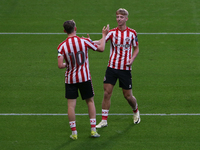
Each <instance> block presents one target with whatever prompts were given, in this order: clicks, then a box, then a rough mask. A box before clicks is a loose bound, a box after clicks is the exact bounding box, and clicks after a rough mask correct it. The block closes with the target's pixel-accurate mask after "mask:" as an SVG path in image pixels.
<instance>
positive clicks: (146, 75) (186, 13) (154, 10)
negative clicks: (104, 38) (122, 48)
mask: <svg viewBox="0 0 200 150" xmlns="http://www.w3.org/2000/svg"><path fill="white" fill-rule="evenodd" d="M121 7H122V8H126V9H127V10H128V11H129V20H128V22H127V26H129V27H131V28H134V29H135V30H136V31H137V32H138V39H139V47H140V52H139V55H138V57H137V58H136V60H135V62H134V63H133V70H132V75H133V93H134V95H135V97H136V98H137V100H138V104H139V109H140V112H141V119H142V120H141V123H140V124H139V125H133V123H132V115H130V114H131V113H132V111H131V109H130V107H129V105H128V103H127V102H126V100H125V99H124V97H123V95H122V90H121V89H120V88H119V87H118V83H117V84H116V86H115V88H114V92H113V95H112V100H111V108H110V114H111V115H109V117H108V127H106V128H103V129H98V132H99V133H100V135H101V137H100V138H98V139H93V138H90V124H89V117H88V116H87V115H84V114H87V107H86V104H85V102H84V101H82V100H81V99H80V98H78V100H77V107H76V113H77V114H78V115H77V116H76V121H77V130H78V140H77V141H72V140H71V139H70V138H69V135H70V134H71V130H70V128H69V123H68V118H67V115H50V114H67V100H66V99H65V98H64V70H60V69H58V67H57V51H56V48H57V46H58V44H59V43H60V42H61V41H63V40H64V39H65V38H66V37H67V35H65V34H30V33H63V27H62V24H63V22H64V21H66V20H70V19H74V20H75V21H76V24H77V29H78V31H77V32H78V36H86V33H100V32H101V30H102V28H103V26H105V25H107V24H110V28H114V27H116V25H117V24H116V20H115V11H116V10H117V9H118V8H121ZM199 8H200V2H199V0H185V1H181V0H176V1H174V0H167V1H166V0H160V1H159V0H151V1H148V0H140V1H133V0H124V1H120V0H110V1H106V0H99V1H96V0H85V1H82V0H67V1H64V0H60V1H56V0H35V1H30V0H1V2H0V149H1V150H80V149H83V150H90V149H96V150H122V149H124V150H129V149H139V150H160V149H161V150H169V149H170V150H179V149H180V150H188V149H189V150H197V149H199V147H200V143H199V141H200V135H199V133H200V128H199V124H200V115H199V114H200V109H199V106H200V105H199V104H200V102H199V98H200V50H199V47H200V24H199V22H200V10H199ZM9 33H12V34H9ZM14 33H21V34H14ZM24 33H27V34H24ZM151 33H157V34H151ZM164 33H166V34H164ZM178 33H183V34H178ZM90 37H91V39H93V40H96V39H100V38H101V35H100V34H90ZM108 58H109V43H108V44H106V49H105V52H103V53H98V52H93V51H90V52H89V62H90V71H91V75H92V82H93V86H94V90H95V97H94V98H95V105H96V111H97V114H98V115H97V123H98V122H99V121H100V120H101V115H99V114H101V102H102V98H103V77H104V73H105V70H106V67H107V63H108ZM12 113H14V114H18V115H5V114H12ZM20 114H21V115H20ZM25 114H27V115H25ZM28 114H43V115H28ZM45 114H46V115H45ZM48 114H49V115H48ZM82 114H83V115H82ZM112 114H114V115H112ZM123 114H126V115H123ZM159 114H160V115H159ZM162 114H163V115H162ZM178 114H179V115H178ZM180 114H182V115H180ZM184 114H186V115H184Z"/></svg>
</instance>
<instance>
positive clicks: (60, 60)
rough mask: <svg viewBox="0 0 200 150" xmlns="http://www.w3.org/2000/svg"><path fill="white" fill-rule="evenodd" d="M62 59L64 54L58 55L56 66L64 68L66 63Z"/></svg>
mask: <svg viewBox="0 0 200 150" xmlns="http://www.w3.org/2000/svg"><path fill="white" fill-rule="evenodd" d="M63 61H64V56H62V55H61V56H58V68H60V69H63V68H66V67H67V66H66V63H64V62H63Z"/></svg>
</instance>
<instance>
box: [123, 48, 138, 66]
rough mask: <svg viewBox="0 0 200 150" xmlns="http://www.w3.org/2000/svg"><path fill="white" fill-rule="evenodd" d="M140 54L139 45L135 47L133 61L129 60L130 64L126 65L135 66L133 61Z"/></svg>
mask: <svg viewBox="0 0 200 150" xmlns="http://www.w3.org/2000/svg"><path fill="white" fill-rule="evenodd" d="M138 53H139V45H137V46H134V47H133V55H132V57H131V59H130V60H128V62H127V63H126V65H127V66H131V65H132V64H133V61H134V60H135V58H136V57H137V55H138Z"/></svg>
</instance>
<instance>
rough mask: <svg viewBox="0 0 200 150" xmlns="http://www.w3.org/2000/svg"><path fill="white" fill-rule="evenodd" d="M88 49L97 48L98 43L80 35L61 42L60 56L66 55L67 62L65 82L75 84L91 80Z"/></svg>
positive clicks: (59, 47)
mask: <svg viewBox="0 0 200 150" xmlns="http://www.w3.org/2000/svg"><path fill="white" fill-rule="evenodd" d="M88 49H92V50H94V51H96V50H97V45H96V44H94V43H93V42H91V41H90V40H88V39H85V38H80V37H78V36H73V37H68V38H67V39H66V40H65V41H63V42H62V43H60V44H59V46H58V48H57V50H58V57H60V55H62V56H64V59H65V62H66V64H67V69H66V72H65V83H67V84H74V83H81V82H86V81H88V80H91V75H90V70H89V62H88Z"/></svg>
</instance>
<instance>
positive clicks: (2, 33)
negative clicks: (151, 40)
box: [0, 32, 200, 35]
mask: <svg viewBox="0 0 200 150" xmlns="http://www.w3.org/2000/svg"><path fill="white" fill-rule="evenodd" d="M0 34H1V35H9V34H10V35H15V34H16V35H19V34H21V35H26V34H27V35H34V34H36V35H37V34H38V35H54V34H58V35H60V34H66V33H28V32H16V33H15V32H0ZM77 34H102V33H77ZM138 34H145V35H157V34H158V35H159V34H160V35H167V34H177V35H200V33H165V32H163V33H162V32H161V33H138Z"/></svg>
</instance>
